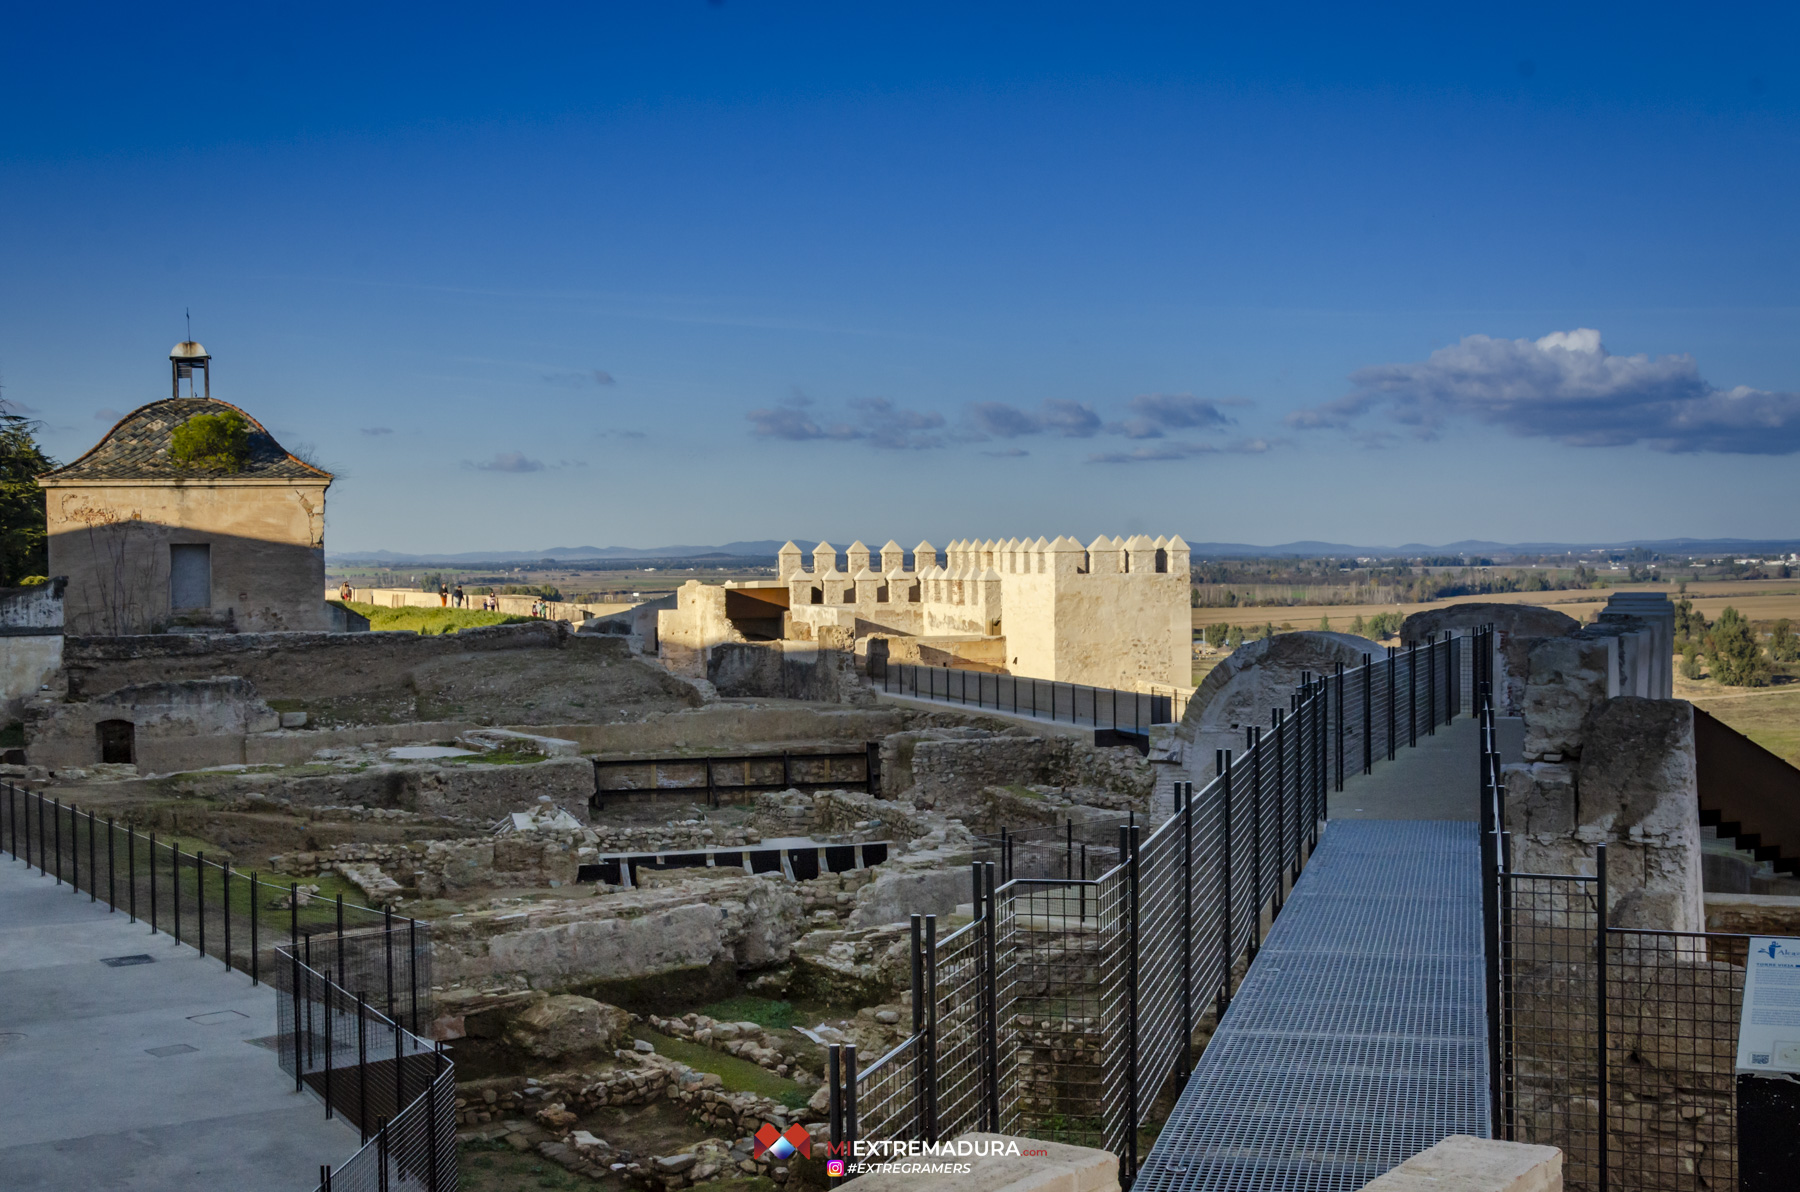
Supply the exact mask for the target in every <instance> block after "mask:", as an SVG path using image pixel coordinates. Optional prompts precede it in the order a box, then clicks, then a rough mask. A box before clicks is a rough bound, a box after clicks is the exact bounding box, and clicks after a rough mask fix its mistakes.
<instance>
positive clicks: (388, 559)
mask: <svg viewBox="0 0 1800 1192" xmlns="http://www.w3.org/2000/svg"><path fill="white" fill-rule="evenodd" d="M784 541H785V540H784V539H776V538H761V539H757V540H756V541H753V542H727V543H725V544H723V545H722V546H651V547H643V546H552V547H547V548H545V549H544V550H496V551H463V552H460V553H457V554H441V555H423V554H404V553H401V552H398V551H388V550H376V551H345V552H344V553H342V554H336V553H334V554H331V555H329V556H328V558H329V560H330V561H331V562H333V563H378V564H383V565H388V566H406V567H424V566H432V565H441V566H451V565H462V564H475V563H522V562H524V563H537V562H540V561H543V560H546V559H552V560H556V561H558V562H563V561H567V562H583V561H596V560H606V561H611V560H627V559H644V560H659V561H660V560H665V559H704V560H708V561H711V560H730V559H770V558H773V557H774V556H775V552H776V551H778V550H780V549H781V547H782V544H783V542H784ZM795 541H799V540H798V539H796V540H795ZM846 545H848V544H847V543H838V544H837V547H838V549H839V550H842V549H844V547H845V546H846ZM801 546H802V548H803V549H805V550H806V551H807V552H808V554H809V555H810V553H811V550H812V546H811V544H809V543H804V542H803V543H801ZM1188 546H1189V549H1190V550H1192V552H1193V554H1194V557H1195V558H1200V559H1205V558H1214V559H1221V558H1244V557H1254V558H1320V557H1331V558H1359V557H1360V558H1383V559H1393V558H1412V557H1415V556H1418V555H1487V556H1490V557H1492V556H1507V555H1560V554H1579V553H1582V552H1586V551H1599V550H1631V549H1639V550H1648V551H1654V552H1656V553H1658V554H1668V555H1774V554H1788V553H1791V552H1793V551H1797V550H1800V538H1785V539H1782V538H1663V539H1654V540H1651V539H1633V540H1631V541H1628V542H1601V541H1591V542H1488V541H1485V540H1482V539H1474V538H1468V539H1463V540H1461V541H1458V542H1446V543H1444V544H1442V545H1440V546H1431V545H1427V544H1425V543H1419V542H1408V543H1405V544H1403V545H1400V546H1356V545H1353V544H1349V543H1343V542H1316V541H1310V540H1308V541H1301V542H1283V543H1279V544H1277V545H1275V546H1257V545H1254V544H1251V543H1245V542H1194V541H1191V540H1190V541H1189V543H1188ZM872 549H879V548H878V547H877V548H872ZM909 549H910V548H909ZM939 549H940V550H941V549H942V547H941V546H940V548H939Z"/></svg>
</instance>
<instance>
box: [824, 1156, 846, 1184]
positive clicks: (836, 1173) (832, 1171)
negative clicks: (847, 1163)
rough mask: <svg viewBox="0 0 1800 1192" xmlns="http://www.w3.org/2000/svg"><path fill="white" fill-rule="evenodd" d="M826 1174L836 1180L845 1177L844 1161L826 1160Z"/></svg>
mask: <svg viewBox="0 0 1800 1192" xmlns="http://www.w3.org/2000/svg"><path fill="white" fill-rule="evenodd" d="M825 1174H826V1175H827V1176H830V1177H832V1178H834V1179H842V1178H843V1177H844V1161H843V1160H842V1159H827V1160H825Z"/></svg>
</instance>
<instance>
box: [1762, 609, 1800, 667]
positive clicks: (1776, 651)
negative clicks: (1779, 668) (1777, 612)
mask: <svg viewBox="0 0 1800 1192" xmlns="http://www.w3.org/2000/svg"><path fill="white" fill-rule="evenodd" d="M1769 654H1770V656H1771V657H1773V658H1774V659H1775V661H1777V662H1795V661H1800V636H1796V635H1795V633H1794V626H1793V623H1792V622H1791V621H1789V620H1788V619H1787V618H1786V617H1783V618H1781V620H1779V621H1777V622H1775V628H1774V630H1773V631H1772V632H1771V633H1770V634H1769Z"/></svg>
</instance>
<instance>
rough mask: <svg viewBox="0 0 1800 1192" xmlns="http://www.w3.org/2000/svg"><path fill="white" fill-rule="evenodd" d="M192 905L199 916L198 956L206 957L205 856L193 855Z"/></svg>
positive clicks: (200, 854) (199, 853) (200, 853)
mask: <svg viewBox="0 0 1800 1192" xmlns="http://www.w3.org/2000/svg"><path fill="white" fill-rule="evenodd" d="M194 905H195V907H196V909H197V910H198V911H199V915H200V955H202V956H205V955H206V854H205V853H204V852H196V853H195V854H194Z"/></svg>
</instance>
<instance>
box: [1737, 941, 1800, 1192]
mask: <svg viewBox="0 0 1800 1192" xmlns="http://www.w3.org/2000/svg"><path fill="white" fill-rule="evenodd" d="M1737 1135H1738V1188H1739V1189H1740V1192H1776V1190H1777V1189H1783V1188H1793V1187H1794V1186H1795V1178H1796V1176H1795V1173H1796V1172H1800V939H1782V938H1778V937H1770V936H1756V937H1753V938H1752V939H1751V941H1750V955H1749V962H1748V964H1747V965H1746V966H1745V970H1744V1008H1743V1013H1742V1015H1741V1017H1740V1018H1739V1020H1738V1051H1737Z"/></svg>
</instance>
